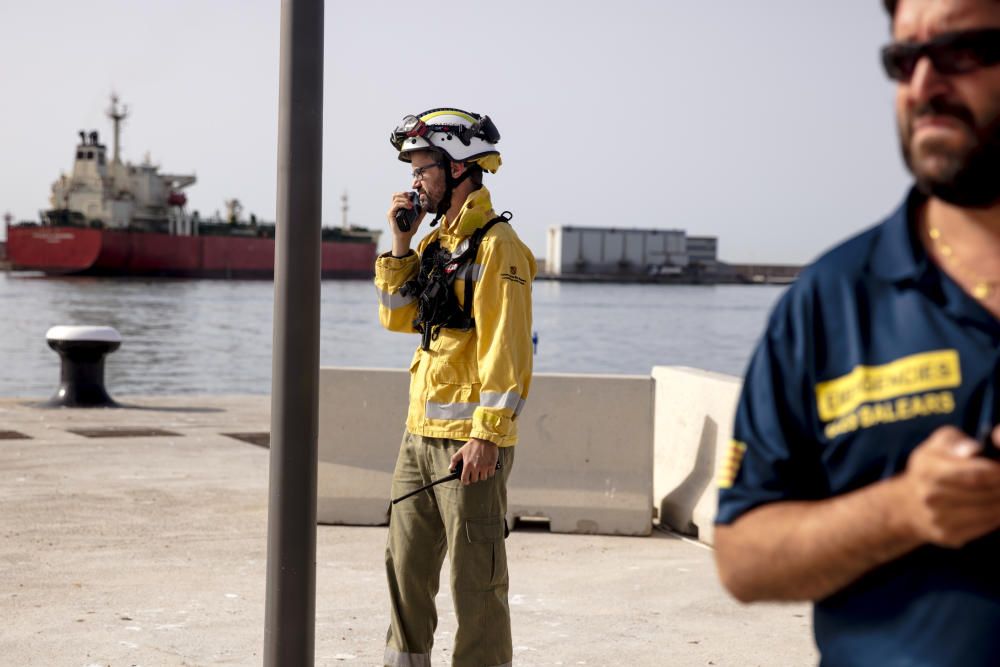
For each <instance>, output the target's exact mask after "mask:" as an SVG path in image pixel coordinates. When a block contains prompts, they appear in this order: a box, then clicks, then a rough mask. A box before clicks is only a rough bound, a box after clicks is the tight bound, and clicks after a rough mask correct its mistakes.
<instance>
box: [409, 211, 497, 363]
mask: <svg viewBox="0 0 1000 667" xmlns="http://www.w3.org/2000/svg"><path fill="white" fill-rule="evenodd" d="M513 217H514V216H512V215H511V213H510V211H504V212H503V213H502V214H500V215H498V216H497V217H495V218H493V219H492V220H490V221H489V222H487V223H486V224H485V225H483V226H482V227H480V228H479V229H477V230H476V231H474V232H472V235H471V236H470V237H469V247H468V248H466V249H465V250H463V251H462V252H461V253H460V254H459V255H458V256H452V254H451V253H450V252H448V251H447V250H445V249H444V248H442V247H441V241H440V240H438V239H435V240H434V241H433V242H431V243H429V244H428V245H427V247H426V248H424V252H423V254H421V256H420V270H419V271H418V272H417V277H416V278H413V279H412V280H409V281H407V282H406V283H405V284H404V285H403V286H402V287H401V288H400V290H399V293H400V294H402V295H403V296H415V297H416V298H417V317H416V319H415V320H413V328H414V329H416V330H417V331H419V332H420V333H421V334H423V337H422V339H421V345H420V346H421V347H422V348H423V349H424V350H429V349H430V348H431V341H432V340H437V337H438V334H440V332H441V329H445V328H447V329H460V330H462V331H468V330H469V329H472V328H473V327H475V326H476V320H475V318H473V316H472V297H473V289H474V288H475V285H474V281H473V280H472V276H469V275H467V276H466V277H465V305H464V306H463V305H462V304H460V303H459V302H458V296H457V295H456V294H455V289H454V285H455V279H456V278H457V277H458V274H459V273H461V271H462V269H464V268H466V267H469V266H471V265H472V263H473V261H475V259H476V254H477V253H478V252H479V245H480V244H481V243H482V241H483V238H484V237H485V236H486V233H487V232H489V231H490V229H492V228H493V225H495V224H497V223H499V222H507V223H509V222H510V220H511V218H513Z"/></svg>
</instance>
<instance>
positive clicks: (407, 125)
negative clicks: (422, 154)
mask: <svg viewBox="0 0 1000 667" xmlns="http://www.w3.org/2000/svg"><path fill="white" fill-rule="evenodd" d="M389 141H390V142H392V145H393V146H394V147H395V148H396V150H397V151H399V159H400V160H402V161H403V162H409V161H410V156H409V153H412V152H414V151H425V150H438V151H441V152H442V153H444V154H445V155H446V156H447V157H448V158H449V159H450V160H451V161H452V162H478V161H479V160H480V159H482V158H485V157H487V156H490V155H495V156H498V157H499V155H500V151H498V150H497V149H496V143H497V142H498V141H500V132H499V131H498V130H497V128H496V125H494V124H493V121H492V120H490V117H489V116H480V115H479V114H476V113H469V112H467V111H462V110H461V109H452V108H445V109H431V110H430V111H425V112H424V113H422V114H420V116H406V117H404V118H403V120H402V121H401V122H400V124H399V127H397V128H396V129H395V130H393V132H392V134H391V135H390V136H389ZM483 162H485V163H490V164H492V163H493V162H495V163H496V165H497V166H499V160H498V159H496V158H493V160H483ZM490 171H496V169H495V168H494V169H490Z"/></svg>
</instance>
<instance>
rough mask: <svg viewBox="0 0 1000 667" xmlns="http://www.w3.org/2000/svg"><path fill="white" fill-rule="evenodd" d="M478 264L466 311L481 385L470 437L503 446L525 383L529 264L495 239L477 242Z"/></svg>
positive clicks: (516, 248) (522, 252) (514, 247)
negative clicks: (472, 325)
mask: <svg viewBox="0 0 1000 667" xmlns="http://www.w3.org/2000/svg"><path fill="white" fill-rule="evenodd" d="M479 260H480V265H481V269H480V273H479V275H480V279H479V283H478V284H477V285H476V289H475V292H474V294H475V296H474V297H473V308H472V312H473V316H474V317H475V319H476V334H477V349H476V356H477V362H478V365H479V380H480V383H481V384H480V391H479V407H478V408H476V411H475V413H474V414H473V416H472V432H471V433H470V436H471V437H473V438H481V439H483V440H488V441H490V442H492V443H494V444H497V445H503V444H504V442H505V441H506V440H507V439H508V438H507V436H508V435H509V434H510V432H511V430H512V429H511V426H512V423H513V421H514V419H516V418H517V415H518V414H520V412H521V408H522V407H524V402H525V400H526V399H527V397H528V388H529V386H530V384H531V364H532V358H531V357H532V347H531V281H532V279H533V278H534V276H535V260H534V257H532V256H531V253H530V252H529V251H528V250H527V248H526V247H525V246H523V245H522V244H521V243H519V242H518V241H516V240H513V239H505V238H496V237H494V238H492V239H488V240H487V241H484V242H483V245H482V246H481V247H480V252H479Z"/></svg>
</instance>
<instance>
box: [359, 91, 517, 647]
mask: <svg viewBox="0 0 1000 667" xmlns="http://www.w3.org/2000/svg"><path fill="white" fill-rule="evenodd" d="M499 139H500V135H499V132H498V131H497V129H496V127H495V126H494V125H493V123H492V121H491V120H490V119H489V117H488V116H479V115H478V114H474V113H468V112H465V111H461V110H459V109H453V108H446V109H433V110H431V111H427V112H425V113H423V114H421V115H420V116H407V117H406V118H404V119H403V122H402V123H401V124H400V125H399V127H397V128H396V130H395V131H394V132H393V133H392V135H391V141H392V144H393V146H394V147H395V148H396V150H397V151H398V152H399V159H400V160H402V161H404V162H409V163H410V164H411V165H412V168H413V184H412V187H413V189H414V191H415V194H414V195H413V197H412V198H411V195H410V193H405V192H398V193H396V194H395V195H393V198H392V204H391V206H390V208H389V212H388V216H387V217H388V220H389V226H390V229H391V230H392V250H391V251H390V252H389V253H386V254H384V255H382V256H380V257H379V258H378V260H377V261H376V264H375V285H376V288H377V290H378V295H379V319H380V320H381V322H382V324H383V326H385V327H386V328H387V329H389V330H391V331H399V332H403V333H419V334H420V344H419V346H418V348H417V350H416V352H415V353H414V355H413V362H412V364H411V365H410V404H409V411H408V413H407V417H406V432H405V434H404V436H403V442H402V444H401V447H400V452H399V457H398V459H397V461H396V469H395V473H394V474H393V482H392V495H393V497H398V496H402V495H404V494H406V493H409V492H410V491H413V490H414V489H417V488H419V487H420V486H422V485H424V484H427V483H429V482H431V481H432V480H434V479H438V478H440V477H443V476H445V475H447V474H448V472H449V471H450V470H453V469H455V468H456V467H457V466H458V464H459V463H460V462H461V464H462V475H461V479H460V480H456V481H453V482H446V483H444V484H440V485H438V486H435V487H433V489H431V490H429V491H427V492H425V493H420V494H417V495H416V496H414V497H413V498H410V499H408V500H406V501H404V502H402V503H400V504H398V505H394V506H393V509H392V516H391V519H390V522H389V539H388V544H387V546H386V573H387V575H388V580H389V591H390V596H391V604H392V618H391V625H390V628H389V633H388V637H387V639H386V650H385V660H384V663H385V665H391V666H394V667H403V666H407V667H409V666H423V665H430V654H431V647H432V645H433V642H434V629H435V627H436V625H437V611H436V608H435V606H434V597H435V595H436V594H437V590H438V580H439V574H440V570H441V565H442V563H443V562H444V557H445V555H446V553H447V554H449V555H450V559H451V560H450V565H451V588H452V596H453V599H454V602H455V613H456V615H457V617H458V630H457V631H456V633H455V647H454V654H453V661H452V664H453V665H455V666H465V665H468V666H470V667H471V666H473V665H474V666H475V667H492V666H498V665H510V664H511V659H512V646H511V634H510V610H509V608H508V604H507V591H508V578H507V556H506V551H505V548H504V538H505V536H506V523H505V520H504V516H505V514H506V512H507V478H508V476H509V475H510V470H511V467H512V466H513V463H514V445H515V444H516V443H517V418H518V415H519V414H520V413H521V410H522V408H523V407H524V405H525V401H526V399H527V397H528V388H529V386H530V384H531V361H532V360H531V355H532V345H531V281H532V280H533V279H534V277H535V273H536V267H535V260H534V257H533V255H532V253H531V251H530V250H529V249H528V248H527V246H525V245H524V243H522V242H521V240H520V239H519V238H518V237H517V234H516V233H515V232H514V230H513V229H512V228H511V226H510V224H509V220H510V216H509V214H505V215H503V216H498V215H497V213H496V212H495V211H494V210H493V205H492V202H491V201H490V193H489V191H488V190H487V189H486V188H485V187H483V185H482V178H483V172H484V171H489V172H490V173H496V171H497V169H499V167H500V153H499V152H498V151H497V149H496V143H497V141H499ZM414 199H416V201H414ZM427 213H433V214H434V215H435V218H434V221H433V222H432V223H431V226H432V227H434V226H435V225H437V224H438V223H440V226H437V227H436V229H434V231H432V232H431V233H430V234H428V235H427V236H426V237H424V238H423V240H421V241H420V243H419V245H418V247H417V250H416V252H414V251H413V250H412V249H411V248H410V245H411V241H412V239H413V237H414V235H415V234H416V233H417V231H418V230H419V228H420V225H421V223H422V221H423V220H424V219H425V217H426V215H427Z"/></svg>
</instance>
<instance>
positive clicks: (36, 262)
mask: <svg viewBox="0 0 1000 667" xmlns="http://www.w3.org/2000/svg"><path fill="white" fill-rule="evenodd" d="M375 253H376V251H375V244H374V243H371V242H350V241H324V242H323V244H322V277H323V278H368V277H371V276H372V275H374V267H375ZM7 254H8V259H9V261H10V262H11V265H12V268H13V269H14V270H15V271H18V270H20V271H42V272H44V273H46V274H49V275H90V276H162V277H172V278H222V279H226V278H254V279H265V280H266V279H271V278H273V277H274V240H273V239H267V238H256V237H252V236H171V235H168V234H156V233H147V232H129V231H109V230H102V229H85V228H80V227H55V226H52V227H50V226H46V227H9V228H8V229H7Z"/></svg>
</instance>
